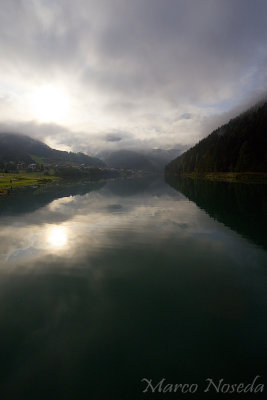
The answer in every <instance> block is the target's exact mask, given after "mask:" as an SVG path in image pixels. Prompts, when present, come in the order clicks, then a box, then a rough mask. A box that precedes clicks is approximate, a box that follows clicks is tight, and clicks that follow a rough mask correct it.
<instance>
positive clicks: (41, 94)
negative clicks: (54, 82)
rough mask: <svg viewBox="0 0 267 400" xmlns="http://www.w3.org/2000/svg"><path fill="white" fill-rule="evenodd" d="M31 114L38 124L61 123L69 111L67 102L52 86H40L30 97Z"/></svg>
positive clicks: (63, 94)
mask: <svg viewBox="0 0 267 400" xmlns="http://www.w3.org/2000/svg"><path fill="white" fill-rule="evenodd" d="M31 106H32V113H33V115H34V116H35V118H36V119H37V120H39V121H40V122H57V123H59V122H63V123H64V120H65V118H66V116H67V114H68V111H69V100H68V97H67V95H66V93H64V92H63V91H61V90H60V89H58V88H56V87H54V86H41V87H39V88H37V89H36V90H35V91H34V92H33V94H32V96H31Z"/></svg>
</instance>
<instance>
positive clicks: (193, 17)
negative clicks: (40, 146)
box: [0, 0, 267, 154]
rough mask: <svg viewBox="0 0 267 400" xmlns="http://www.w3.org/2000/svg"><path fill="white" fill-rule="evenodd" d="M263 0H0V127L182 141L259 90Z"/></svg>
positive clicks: (42, 134) (129, 141) (83, 142)
mask: <svg viewBox="0 0 267 400" xmlns="http://www.w3.org/2000/svg"><path fill="white" fill-rule="evenodd" d="M266 21H267V2H266V0H253V1H251V0H75V1H73V0H57V1H56V0H1V7H0V131H4V132H7V131H8V132H17V133H20V132H21V133H24V134H29V135H30V136H32V137H34V138H38V139H41V140H42V141H44V142H45V143H47V144H49V145H51V146H52V147H54V148H58V149H62V150H72V151H84V152H86V153H89V154H96V153H97V152H100V151H102V150H113V149H122V148H127V149H129V148H132V149H137V148H141V149H145V148H165V149H168V148H184V147H189V146H191V145H193V144H195V143H196V142H198V141H199V140H200V139H201V138H203V137H205V136H206V135H208V134H209V133H210V132H211V131H212V130H213V129H215V128H217V126H220V125H222V124H223V123H225V122H227V121H228V120H229V119H230V118H232V117H233V116H235V115H237V114H238V113H239V112H241V111H243V110H245V109H246V108H247V107H249V106H250V105H251V104H253V103H254V102H255V101H257V100H258V99H260V98H261V97H262V96H265V93H266V89H267V23H266Z"/></svg>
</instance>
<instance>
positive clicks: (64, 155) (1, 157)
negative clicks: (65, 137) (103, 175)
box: [0, 133, 105, 167]
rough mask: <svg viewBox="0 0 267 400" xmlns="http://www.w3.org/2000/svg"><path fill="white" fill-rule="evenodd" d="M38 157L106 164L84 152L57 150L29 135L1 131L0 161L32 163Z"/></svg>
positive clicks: (98, 164) (55, 160)
mask: <svg viewBox="0 0 267 400" xmlns="http://www.w3.org/2000/svg"><path fill="white" fill-rule="evenodd" d="M36 159H38V160H39V161H42V162H44V163H45V162H48V163H49V162H50V163H51V162H52V163H61V162H67V163H70V164H71V163H73V164H86V165H89V166H94V167H104V166H105V163H104V162H103V161H102V160H100V159H98V158H96V157H90V156H88V155H86V154H83V153H72V152H67V151H60V150H55V149H52V148H51V147H49V146H47V145H46V144H44V143H42V142H41V141H39V140H36V139H32V138H30V137H29V136H25V135H20V134H14V133H0V161H3V162H9V161H13V162H18V161H23V162H26V163H30V162H35V161H36Z"/></svg>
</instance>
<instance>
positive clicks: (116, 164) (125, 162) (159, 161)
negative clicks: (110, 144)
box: [98, 149, 182, 172]
mask: <svg viewBox="0 0 267 400" xmlns="http://www.w3.org/2000/svg"><path fill="white" fill-rule="evenodd" d="M181 151H182V150H179V149H170V150H163V149H151V150H143V151H142V150H136V151H133V150H126V149H125V150H117V151H112V152H107V151H104V152H102V153H99V154H98V157H99V158H101V159H102V160H104V161H105V163H106V164H107V166H108V167H110V168H118V169H131V170H142V171H149V172H152V171H153V172H163V170H164V168H165V166H166V164H167V163H168V162H169V161H170V160H172V159H173V158H174V157H177V155H178V154H180V153H181Z"/></svg>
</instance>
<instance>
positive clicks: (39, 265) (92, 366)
mask: <svg viewBox="0 0 267 400" xmlns="http://www.w3.org/2000/svg"><path fill="white" fill-rule="evenodd" d="M266 204H267V202H266V189H264V188H263V187H261V186H258V185H252V186H250V185H238V184H236V185H233V184H222V183H221V184H215V183H207V182H206V183H203V182H202V183H201V182H198V183H194V182H193V181H183V182H179V183H178V182H174V183H173V182H170V185H168V184H167V183H165V182H164V181H163V179H161V178H155V179H152V178H146V179H137V180H131V179H129V180H118V181H110V182H108V183H98V184H76V185H74V184H72V185H71V184H69V185H67V186H58V185H56V186H52V187H51V188H41V189H24V190H21V191H20V192H18V193H16V194H12V195H10V196H9V197H8V198H3V199H1V200H0V226H1V230H0V254H1V261H0V267H1V269H0V277H1V279H0V285H1V290H0V296H1V301H0V327H1V329H0V339H1V340H0V352H1V359H0V367H1V371H0V384H1V389H0V397H1V398H2V399H5V400H9V399H12V400H21V399H27V400H31V399H35V400H38V399H47V400H50V399H58V400H61V399H71V400H72V399H73V400H76V399H77V400H79V399H93V400H95V399H97V400H98V399H99V400H101V399H105V400H111V399H117V400H122V399H125V400H127V399H139V398H141V399H142V398H144V399H156V398H167V396H168V395H167V394H151V393H146V394H142V390H143V389H144V388H145V385H144V383H143V382H141V379H142V378H144V377H145V378H149V379H150V378H151V379H153V382H155V383H157V382H158V381H159V380H160V379H162V378H166V381H167V382H171V383H198V384H199V390H198V394H195V395H191V396H189V398H196V399H199V398H202V395H203V398H204V399H205V398H208V395H207V394H206V395H204V394H203V393H202V391H203V388H204V387H205V386H206V385H205V379H206V378H209V377H212V378H213V379H214V380H215V381H218V380H219V379H221V378H223V379H224V380H225V381H226V382H231V383H236V382H238V383H239V382H247V383H249V382H251V381H252V380H253V378H254V377H255V376H256V375H260V376H261V378H260V381H262V382H265V385H266V388H265V395H264V396H266V393H267V382H266V377H267V363H266V355H267V313H266V305H267V291H266V287H267V255H266V248H267V246H266V241H265V240H266V225H267V224H266ZM216 396H217V395H216V394H214V392H213V394H212V398H216ZM249 396H250V397H249ZM249 396H248V397H246V396H245V398H249V399H252V398H254V397H253V395H252V394H250V395H249ZM169 397H170V398H187V397H186V395H181V394H179V395H178V394H177V393H176V394H175V393H172V394H170V395H169ZM219 397H220V396H219ZM222 398H224V399H226V398H228V397H227V395H223V396H222ZM229 398H233V397H231V396H230V397H229ZM238 398H243V397H242V395H240V397H238ZM255 398H260V395H255Z"/></svg>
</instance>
